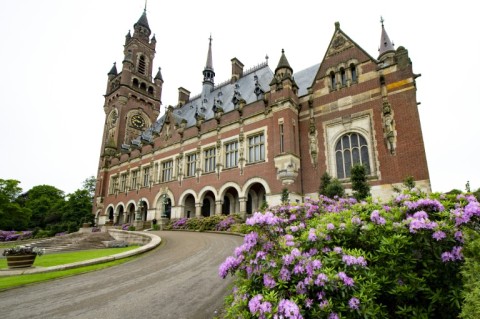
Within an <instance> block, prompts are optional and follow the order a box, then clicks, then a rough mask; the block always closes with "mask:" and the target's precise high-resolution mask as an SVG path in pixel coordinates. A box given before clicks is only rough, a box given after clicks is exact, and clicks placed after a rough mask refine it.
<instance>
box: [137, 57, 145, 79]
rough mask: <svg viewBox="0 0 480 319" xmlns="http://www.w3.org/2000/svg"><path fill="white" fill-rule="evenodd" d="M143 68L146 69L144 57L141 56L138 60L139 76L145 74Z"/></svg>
mask: <svg viewBox="0 0 480 319" xmlns="http://www.w3.org/2000/svg"><path fill="white" fill-rule="evenodd" d="M145 67H146V62H145V57H144V56H143V55H141V56H140V59H138V72H139V73H141V74H145Z"/></svg>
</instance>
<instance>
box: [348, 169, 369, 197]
mask: <svg viewBox="0 0 480 319" xmlns="http://www.w3.org/2000/svg"><path fill="white" fill-rule="evenodd" d="M350 180H351V182H352V190H353V197H355V198H356V199H357V200H358V201H360V200H363V199H365V198H367V197H368V196H370V185H369V184H368V181H367V169H366V168H365V166H363V165H362V164H355V165H353V167H352V170H351V177H350Z"/></svg>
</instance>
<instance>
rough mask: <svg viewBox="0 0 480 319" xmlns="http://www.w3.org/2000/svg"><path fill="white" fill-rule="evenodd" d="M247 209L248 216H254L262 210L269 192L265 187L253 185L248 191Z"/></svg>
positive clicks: (258, 184) (259, 184)
mask: <svg viewBox="0 0 480 319" xmlns="http://www.w3.org/2000/svg"><path fill="white" fill-rule="evenodd" d="M246 194H247V205H246V206H247V207H246V212H247V214H248V215H250V214H253V213H255V212H257V211H259V210H260V208H261V207H262V206H263V205H264V203H266V200H267V199H266V195H267V192H266V190H265V187H264V186H263V185H262V184H261V183H252V184H250V186H249V187H248V189H247V192H246Z"/></svg>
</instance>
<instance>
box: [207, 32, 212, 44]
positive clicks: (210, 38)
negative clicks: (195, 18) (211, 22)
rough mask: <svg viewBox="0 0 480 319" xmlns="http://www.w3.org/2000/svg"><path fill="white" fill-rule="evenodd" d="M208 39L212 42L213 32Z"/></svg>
mask: <svg viewBox="0 0 480 319" xmlns="http://www.w3.org/2000/svg"><path fill="white" fill-rule="evenodd" d="M208 40H209V41H210V43H212V40H213V39H212V34H211V33H210V37H209V38H208Z"/></svg>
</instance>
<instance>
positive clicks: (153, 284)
mask: <svg viewBox="0 0 480 319" xmlns="http://www.w3.org/2000/svg"><path fill="white" fill-rule="evenodd" d="M154 233H155V234H157V235H159V236H160V237H161V238H162V245H161V246H160V247H159V248H157V249H155V250H153V251H152V252H149V253H146V254H145V255H144V256H142V257H140V258H138V259H136V260H134V261H131V262H127V263H125V264H122V265H119V266H115V267H110V268H108V269H104V270H99V271H95V272H91V273H87V274H82V275H78V276H73V277H69V278H63V279H59V280H53V281H50V282H46V283H40V284H35V285H30V286H26V287H20V288H15V289H11V290H7V291H4V292H0V309H1V313H2V315H1V318H2V319H3V318H5V319H7V318H16V319H20V318H49V319H50V318H70V319H71V318H101V319H109V318H112V319H113V318H129V319H130V318H145V319H146V318H162V319H163V318H167V319H168V318H172V319H173V318H175V319H182V318H185V319H187V318H188V319H197V318H198V319H203V318H209V319H210V318H213V317H214V316H215V313H216V312H217V311H218V310H219V309H221V307H222V305H223V298H224V296H225V295H226V294H227V293H228V292H229V285H230V283H231V280H225V279H220V278H219V277H218V266H219V265H220V264H221V263H222V262H223V261H224V259H225V258H226V257H227V256H229V255H231V254H232V253H233V249H234V248H235V247H236V246H238V245H240V244H241V243H242V241H243V238H242V237H238V236H231V235H222V234H212V233H197V232H195V233H194V232H168V231H162V232H154ZM40 258H41V257H40ZM0 280H2V279H1V278H0Z"/></svg>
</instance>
